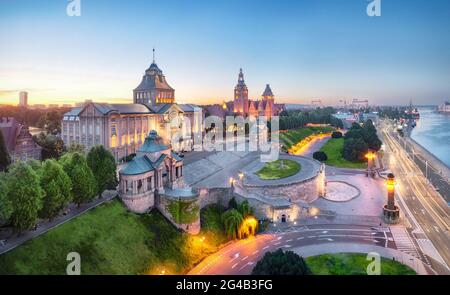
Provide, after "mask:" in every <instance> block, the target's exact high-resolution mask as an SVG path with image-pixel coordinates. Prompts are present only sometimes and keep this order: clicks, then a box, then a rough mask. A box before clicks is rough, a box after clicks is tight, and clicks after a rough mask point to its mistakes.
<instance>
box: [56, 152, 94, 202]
mask: <svg viewBox="0 0 450 295" xmlns="http://www.w3.org/2000/svg"><path fill="white" fill-rule="evenodd" d="M59 163H60V164H61V165H62V166H63V168H64V171H66V173H67V175H69V177H70V179H71V181H72V199H73V201H74V202H75V203H76V204H77V205H78V207H79V206H80V205H81V204H82V203H85V202H89V201H91V200H93V199H94V197H95V195H96V193H97V182H96V180H95V176H94V174H93V173H92V170H91V168H89V166H88V164H87V162H86V158H85V156H84V155H82V154H80V153H73V154H69V153H67V154H65V155H64V156H62V157H61V159H60V160H59Z"/></svg>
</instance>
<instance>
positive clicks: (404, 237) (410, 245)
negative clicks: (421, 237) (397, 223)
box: [390, 227, 426, 259]
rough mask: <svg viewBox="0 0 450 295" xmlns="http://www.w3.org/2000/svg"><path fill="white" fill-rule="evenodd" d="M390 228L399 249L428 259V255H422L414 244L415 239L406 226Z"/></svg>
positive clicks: (419, 257)
mask: <svg viewBox="0 0 450 295" xmlns="http://www.w3.org/2000/svg"><path fill="white" fill-rule="evenodd" d="M390 230H391V233H392V237H393V238H394V241H395V245H396V247H397V249H398V250H399V251H402V252H404V253H406V254H409V255H411V256H413V257H416V258H418V259H423V258H425V259H426V257H422V255H421V254H420V253H419V250H418V249H417V247H416V245H415V244H414V241H413V240H412V238H411V236H410V235H409V233H408V231H407V230H406V228H404V227H391V228H390Z"/></svg>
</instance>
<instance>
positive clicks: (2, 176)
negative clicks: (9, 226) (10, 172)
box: [0, 172, 12, 225]
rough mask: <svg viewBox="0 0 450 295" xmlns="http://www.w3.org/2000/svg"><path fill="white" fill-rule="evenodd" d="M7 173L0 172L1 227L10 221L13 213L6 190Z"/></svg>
mask: <svg viewBox="0 0 450 295" xmlns="http://www.w3.org/2000/svg"><path fill="white" fill-rule="evenodd" d="M6 176H7V175H6V173H4V172H0V225H1V224H2V223H3V222H6V221H8V220H9V217H10V216H11V213H12V204H11V200H10V199H9V198H8V192H7V190H6Z"/></svg>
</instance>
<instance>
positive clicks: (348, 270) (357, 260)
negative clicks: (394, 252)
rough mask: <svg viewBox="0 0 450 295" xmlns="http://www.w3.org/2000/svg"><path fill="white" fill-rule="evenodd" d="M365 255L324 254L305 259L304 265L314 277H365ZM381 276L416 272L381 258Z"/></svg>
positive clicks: (366, 261)
mask: <svg viewBox="0 0 450 295" xmlns="http://www.w3.org/2000/svg"><path fill="white" fill-rule="evenodd" d="M366 257H367V255H365V254H353V253H352V254H350V253H342V254H324V255H318V256H312V257H307V258H306V263H307V264H308V266H309V268H310V269H311V271H312V273H313V274H315V275H366V274H367V271H366V270H367V266H368V265H369V263H370V262H371V261H368V260H366ZM381 274H382V275H414V274H416V272H415V271H414V270H413V269H411V268H409V267H408V266H406V265H404V264H401V263H399V262H396V261H392V260H390V259H386V258H383V257H382V258H381Z"/></svg>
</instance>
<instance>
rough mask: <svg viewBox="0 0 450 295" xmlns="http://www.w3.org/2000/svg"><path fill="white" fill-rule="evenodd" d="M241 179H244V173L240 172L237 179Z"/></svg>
mask: <svg viewBox="0 0 450 295" xmlns="http://www.w3.org/2000/svg"><path fill="white" fill-rule="evenodd" d="M243 179H244V173H243V172H241V173H239V180H240V181H242V180H243Z"/></svg>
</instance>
